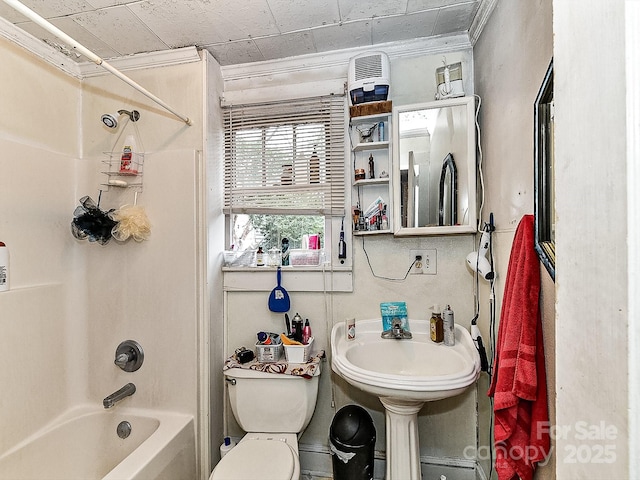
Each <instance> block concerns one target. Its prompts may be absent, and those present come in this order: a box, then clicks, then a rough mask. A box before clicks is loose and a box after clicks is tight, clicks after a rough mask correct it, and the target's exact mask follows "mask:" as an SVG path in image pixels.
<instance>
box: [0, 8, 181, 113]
mask: <svg viewBox="0 0 640 480" xmlns="http://www.w3.org/2000/svg"><path fill="white" fill-rule="evenodd" d="M3 1H4V3H6V4H7V5H9V6H10V7H12V8H14V9H15V10H17V11H19V12H20V13H22V14H23V15H24V16H25V17H27V18H29V19H30V20H33V22H34V23H36V24H38V25H40V26H41V27H42V28H44V29H45V30H47V31H48V32H49V33H52V34H53V35H55V36H56V37H58V38H59V39H60V40H63V41H64V42H66V43H68V44H69V45H71V46H72V47H73V48H74V49H75V50H77V51H79V52H80V53H81V54H82V55H84V56H85V57H87V58H88V59H89V60H91V61H92V62H93V63H95V64H96V65H99V66H101V67H102V68H104V69H105V70H107V71H108V72H110V73H112V74H113V75H115V76H116V77H118V78H119V79H120V80H122V81H123V82H125V83H128V84H129V85H131V86H132V87H133V88H135V89H136V90H137V91H139V92H140V93H142V94H143V95H145V96H146V97H148V98H150V99H151V100H153V101H154V102H156V103H157V104H158V105H160V106H161V107H163V108H165V109H166V110H168V111H169V112H171V113H173V114H174V115H175V116H176V117H178V118H179V119H180V120H182V121H183V122H184V123H186V124H187V125H191V120H190V119H189V117H186V116H184V115H182V114H180V113H178V112H176V111H175V110H174V109H173V108H171V107H170V106H169V105H167V104H166V103H165V102H163V101H162V100H161V99H159V98H158V97H156V96H155V95H154V94H153V93H151V92H149V91H148V90H147V89H145V88H144V87H143V86H141V85H139V84H138V83H136V82H135V81H133V80H131V79H130V78H129V77H127V76H126V75H125V74H124V73H122V72H121V71H120V70H118V69H117V68H115V67H113V66H111V65H110V64H109V63H108V62H106V61H105V60H103V59H102V58H100V57H99V56H98V55H96V54H95V53H93V52H92V51H91V50H89V49H88V48H86V47H85V46H84V45H82V44H80V43H78V42H76V41H75V40H74V39H73V38H71V37H70V36H69V35H67V34H66V33H64V32H63V31H62V30H60V29H59V28H57V27H56V26H55V25H52V24H51V23H49V22H48V21H47V20H45V19H44V18H42V17H41V16H40V15H38V14H37V13H35V12H34V11H33V10H31V9H29V8H28V7H25V6H24V5H23V4H22V3H20V2H19V1H18V0H3Z"/></svg>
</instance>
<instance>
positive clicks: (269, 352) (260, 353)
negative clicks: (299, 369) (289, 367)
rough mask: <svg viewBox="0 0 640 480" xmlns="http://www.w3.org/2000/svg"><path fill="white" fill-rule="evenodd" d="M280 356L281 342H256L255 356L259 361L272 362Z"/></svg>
mask: <svg viewBox="0 0 640 480" xmlns="http://www.w3.org/2000/svg"><path fill="white" fill-rule="evenodd" d="M280 357H282V343H272V344H270V345H263V344H261V343H256V358H257V360H258V361H259V362H261V363H273V362H277V361H278V360H280Z"/></svg>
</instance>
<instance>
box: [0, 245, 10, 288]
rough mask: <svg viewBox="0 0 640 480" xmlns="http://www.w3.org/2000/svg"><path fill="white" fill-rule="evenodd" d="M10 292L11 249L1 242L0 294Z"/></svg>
mask: <svg viewBox="0 0 640 480" xmlns="http://www.w3.org/2000/svg"><path fill="white" fill-rule="evenodd" d="M7 290H9V249H8V248H7V246H6V245H5V244H4V243H3V242H0V292H6V291H7Z"/></svg>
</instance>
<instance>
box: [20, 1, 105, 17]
mask: <svg viewBox="0 0 640 480" xmlns="http://www.w3.org/2000/svg"><path fill="white" fill-rule="evenodd" d="M21 3H22V4H23V5H24V6H25V7H28V8H30V9H31V10H33V11H34V12H36V13H37V14H38V15H40V16H41V17H44V18H47V19H48V18H53V17H63V16H65V15H72V14H74V13H80V12H86V11H90V10H93V9H94V8H93V7H92V6H91V5H90V4H89V3H87V2H86V1H85V0H21Z"/></svg>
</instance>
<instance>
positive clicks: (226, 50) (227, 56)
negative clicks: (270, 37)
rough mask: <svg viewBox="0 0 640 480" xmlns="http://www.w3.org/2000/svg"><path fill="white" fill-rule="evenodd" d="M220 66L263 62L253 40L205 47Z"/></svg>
mask: <svg viewBox="0 0 640 480" xmlns="http://www.w3.org/2000/svg"><path fill="white" fill-rule="evenodd" d="M205 48H206V49H207V50H208V51H209V52H211V55H213V57H214V58H215V59H216V60H217V61H218V63H219V64H220V65H234V64H238V63H250V62H259V61H261V60H264V57H263V56H262V53H260V50H258V47H257V46H256V44H255V43H254V42H253V40H240V41H237V42H225V43H219V44H214V45H207V46H206V47H205Z"/></svg>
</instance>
